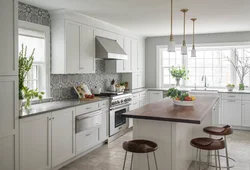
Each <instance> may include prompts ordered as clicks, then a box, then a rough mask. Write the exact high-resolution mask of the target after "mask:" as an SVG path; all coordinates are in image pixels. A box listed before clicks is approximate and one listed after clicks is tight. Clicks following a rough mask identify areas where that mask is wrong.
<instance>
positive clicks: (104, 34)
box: [95, 29, 117, 40]
mask: <svg viewBox="0 0 250 170" xmlns="http://www.w3.org/2000/svg"><path fill="white" fill-rule="evenodd" d="M95 35H96V36H99V37H104V38H109V39H112V40H117V34H115V33H112V32H109V31H105V30H100V29H96V31H95Z"/></svg>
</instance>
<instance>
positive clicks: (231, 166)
mask: <svg viewBox="0 0 250 170" xmlns="http://www.w3.org/2000/svg"><path fill="white" fill-rule="evenodd" d="M219 156H220V158H225V160H226V156H224V155H219ZM210 157H215V155H210ZM204 158H206V159H207V156H204V157H203V158H202V159H201V162H203V163H207V161H203V160H204ZM228 159H229V167H227V166H221V168H223V169H225V168H233V167H235V166H236V161H235V160H234V159H233V158H230V157H228ZM212 160H213V159H212ZM225 162H226V161H225ZM231 164H232V165H231ZM209 167H213V168H216V166H215V165H214V164H211V162H209ZM217 168H219V167H217Z"/></svg>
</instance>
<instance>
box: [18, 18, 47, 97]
mask: <svg viewBox="0 0 250 170" xmlns="http://www.w3.org/2000/svg"><path fill="white" fill-rule="evenodd" d="M18 28H22V29H29V30H34V31H41V32H44V35H45V70H46V74H45V80H46V84H45V86H46V92H45V93H46V96H45V97H44V98H51V94H50V74H51V72H50V27H48V26H44V25H39V24H34V23H31V22H26V21H21V20H18ZM18 35H19V34H18Z"/></svg>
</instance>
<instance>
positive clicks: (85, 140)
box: [76, 127, 99, 155]
mask: <svg viewBox="0 0 250 170" xmlns="http://www.w3.org/2000/svg"><path fill="white" fill-rule="evenodd" d="M98 129H99V127H95V128H92V129H88V130H86V131H83V132H81V133H78V134H76V154H77V155H78V154H80V153H82V152H84V151H86V150H88V149H90V148H91V147H92V146H95V145H96V144H97V143H98V140H99V139H98V136H99V135H98V131H99V130H98Z"/></svg>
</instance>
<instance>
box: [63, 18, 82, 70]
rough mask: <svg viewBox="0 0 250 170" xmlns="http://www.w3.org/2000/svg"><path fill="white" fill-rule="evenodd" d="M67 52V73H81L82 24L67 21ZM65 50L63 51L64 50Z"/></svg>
mask: <svg viewBox="0 0 250 170" xmlns="http://www.w3.org/2000/svg"><path fill="white" fill-rule="evenodd" d="M65 34H66V35H65V39H66V43H65V50H66V56H65V58H66V64H65V65H66V70H65V73H69V74H74V73H79V72H80V68H79V67H80V66H79V63H80V61H79V59H80V50H81V46H80V41H81V37H82V36H81V24H79V23H77V22H73V21H69V20H66V21H65ZM62 50H63V49H62Z"/></svg>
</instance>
